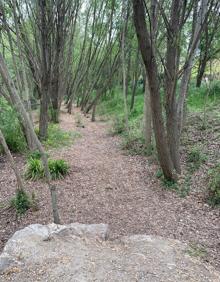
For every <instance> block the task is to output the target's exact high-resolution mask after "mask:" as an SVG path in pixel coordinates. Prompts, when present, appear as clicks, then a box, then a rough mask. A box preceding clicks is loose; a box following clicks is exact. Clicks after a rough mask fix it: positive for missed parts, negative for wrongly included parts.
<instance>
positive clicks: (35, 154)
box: [28, 151, 41, 160]
mask: <svg viewBox="0 0 220 282" xmlns="http://www.w3.org/2000/svg"><path fill="white" fill-rule="evenodd" d="M28 159H36V160H40V159H41V153H40V152H39V151H33V152H30V153H29V154H28Z"/></svg>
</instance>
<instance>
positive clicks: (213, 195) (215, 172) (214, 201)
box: [208, 164, 220, 206]
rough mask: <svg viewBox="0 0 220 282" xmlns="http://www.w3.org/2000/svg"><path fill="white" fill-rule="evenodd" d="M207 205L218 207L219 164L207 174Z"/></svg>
mask: <svg viewBox="0 0 220 282" xmlns="http://www.w3.org/2000/svg"><path fill="white" fill-rule="evenodd" d="M209 179H210V180H209V199H208V200H209V203H210V204H211V205H213V206H219V205H220V164H218V165H216V166H215V167H214V168H213V169H212V170H211V171H210V172H209Z"/></svg>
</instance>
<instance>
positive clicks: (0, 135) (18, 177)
mask: <svg viewBox="0 0 220 282" xmlns="http://www.w3.org/2000/svg"><path fill="white" fill-rule="evenodd" d="M0 143H1V145H2V147H3V149H4V151H5V154H6V156H7V158H8V161H9V163H10V165H11V167H12V169H13V171H14V173H15V176H16V180H17V185H18V189H19V190H23V189H24V184H23V181H22V178H21V175H20V173H19V171H18V169H17V166H16V164H15V162H14V159H13V157H12V155H11V152H10V150H9V148H8V145H7V143H6V141H5V138H4V135H3V133H2V131H1V129H0Z"/></svg>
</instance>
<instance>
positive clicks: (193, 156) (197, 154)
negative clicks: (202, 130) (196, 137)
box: [187, 148, 207, 171]
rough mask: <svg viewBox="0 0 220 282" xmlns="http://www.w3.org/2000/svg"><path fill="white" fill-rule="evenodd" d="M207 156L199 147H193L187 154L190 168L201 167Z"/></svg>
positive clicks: (192, 169)
mask: <svg viewBox="0 0 220 282" xmlns="http://www.w3.org/2000/svg"><path fill="white" fill-rule="evenodd" d="M206 159H207V158H206V156H205V155H204V154H203V153H202V152H201V149H199V148H193V149H192V150H191V151H190V152H189V153H188V156H187V162H188V164H189V169H190V170H191V171H195V170H197V169H199V167H200V166H201V164H203V163H205V161H206Z"/></svg>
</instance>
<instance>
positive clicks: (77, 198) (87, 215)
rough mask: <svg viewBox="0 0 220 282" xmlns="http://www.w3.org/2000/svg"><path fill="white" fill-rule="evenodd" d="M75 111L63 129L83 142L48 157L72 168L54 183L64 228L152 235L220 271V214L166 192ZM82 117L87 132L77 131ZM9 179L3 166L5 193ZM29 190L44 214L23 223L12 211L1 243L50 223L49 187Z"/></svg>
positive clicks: (149, 169) (150, 170)
mask: <svg viewBox="0 0 220 282" xmlns="http://www.w3.org/2000/svg"><path fill="white" fill-rule="evenodd" d="M74 111H75V113H74V114H73V115H68V114H65V113H62V115H61V128H63V129H64V130H67V131H72V130H76V131H78V132H79V133H80V135H81V137H80V138H77V139H76V140H75V141H74V144H72V145H71V146H69V147H63V148H59V149H58V150H55V149H53V150H51V151H50V152H49V153H50V156H53V157H55V158H63V159H65V160H67V161H68V162H69V164H70V167H71V169H70V174H69V175H68V176H67V177H66V178H65V179H63V180H59V181H56V182H55V183H56V184H57V187H58V203H59V210H60V216H61V221H62V224H68V223H72V222H80V223H86V224H92V223H106V224H109V228H110V238H116V237H119V236H121V235H133V234H151V235H159V236H163V237H166V238H171V239H178V240H180V241H186V242H187V243H189V244H191V245H192V246H194V248H195V249H196V250H197V249H199V250H200V252H199V256H200V255H201V257H203V258H204V259H205V260H206V261H208V262H210V263H211V264H212V265H213V266H215V267H217V268H218V269H219V268H220V250H219V247H220V246H219V241H220V232H219V211H218V210H213V209H211V208H210V207H209V206H208V205H207V204H205V203H204V202H202V201H201V200H199V199H198V198H195V197H194V196H192V195H191V196H188V197H186V198H180V197H179V196H178V195H177V194H176V193H175V192H172V191H168V190H165V189H164V188H163V187H162V186H161V183H160V181H159V179H157V178H156V177H155V171H156V170H155V165H153V164H151V165H149V163H148V160H147V158H146V157H141V156H130V155H126V154H125V152H124V151H122V150H121V148H120V142H121V140H120V138H119V137H117V136H110V134H109V133H108V125H107V123H106V122H101V121H97V122H93V123H92V122H91V121H90V119H89V118H86V117H84V116H83V115H82V114H81V113H79V111H78V110H77V109H74ZM79 116H80V119H81V120H82V124H83V125H84V127H77V126H76V120H78V119H79ZM18 161H22V160H20V159H19V158H18ZM8 173H10V171H9V168H8V165H7V164H5V166H4V168H3V174H2V175H3V176H2V177H1V182H2V183H3V185H4V187H9V185H11V184H12V183H14V182H13V181H12V180H11V181H10V177H9V176H8ZM14 184H15V183H14ZM1 186H2V185H1ZM28 189H29V190H30V191H32V190H33V189H35V190H36V191H37V192H36V194H37V198H38V199H39V205H40V209H39V211H36V212H31V213H27V215H25V216H24V217H23V218H22V219H21V220H17V219H15V217H14V215H13V214H12V215H11V218H10V216H9V211H8V210H7V211H5V212H3V213H1V214H2V216H1V218H0V219H1V223H2V225H3V231H1V233H0V236H1V240H2V242H5V241H6V239H8V237H9V236H11V235H12V234H13V232H14V231H15V230H17V229H20V228H22V227H24V226H26V225H28V224H32V223H43V224H45V223H48V222H51V218H52V217H51V211H48V209H49V208H50V204H49V202H50V200H49V197H50V196H49V193H48V190H47V187H46V185H45V184H44V183H42V182H40V181H39V182H35V183H33V182H30V183H29V184H28ZM6 190H7V192H6ZM13 193H14V190H13V191H11V194H12V195H13ZM4 196H5V197H6V196H7V197H8V196H9V194H8V189H7V188H3V189H2V191H1V198H2V197H3V198H4ZM6 213H7V219H6ZM11 213H12V212H11ZM4 215H5V216H4ZM8 218H10V219H8ZM201 246H202V247H201Z"/></svg>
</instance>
